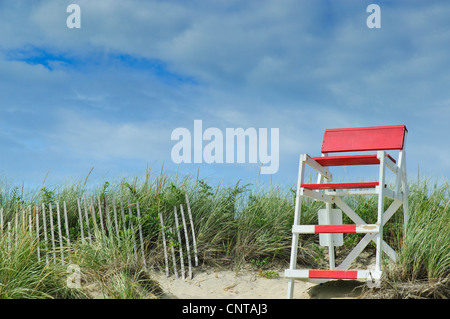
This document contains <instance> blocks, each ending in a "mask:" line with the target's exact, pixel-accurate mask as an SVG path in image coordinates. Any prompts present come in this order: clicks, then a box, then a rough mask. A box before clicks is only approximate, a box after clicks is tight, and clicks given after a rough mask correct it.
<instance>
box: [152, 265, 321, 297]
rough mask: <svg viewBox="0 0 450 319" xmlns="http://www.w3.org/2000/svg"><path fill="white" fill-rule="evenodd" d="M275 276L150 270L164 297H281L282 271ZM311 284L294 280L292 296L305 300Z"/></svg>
mask: <svg viewBox="0 0 450 319" xmlns="http://www.w3.org/2000/svg"><path fill="white" fill-rule="evenodd" d="M277 272H278V274H279V278H275V279H267V278H265V277H262V276H260V275H259V274H258V271H250V270H241V271H239V273H236V272H234V271H230V270H208V271H202V272H198V273H194V278H193V279H192V280H190V279H185V280H183V279H181V278H180V279H175V277H174V276H173V275H172V276H170V277H169V278H167V277H166V275H165V273H163V272H155V273H152V278H153V279H155V280H156V281H157V282H158V283H159V284H160V286H161V288H162V289H163V291H164V292H165V294H166V296H165V297H166V298H180V299H236V298H238V299H285V298H286V293H287V279H286V278H284V277H283V272H282V271H280V272H279V271H277ZM313 286H315V284H312V283H308V282H302V281H296V283H295V292H294V296H295V298H299V299H308V298H310V296H309V294H308V293H307V291H308V289H309V288H310V287H313Z"/></svg>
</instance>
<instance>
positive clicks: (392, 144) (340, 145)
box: [322, 125, 408, 153]
mask: <svg viewBox="0 0 450 319" xmlns="http://www.w3.org/2000/svg"><path fill="white" fill-rule="evenodd" d="M406 132H408V130H407V129H406V126H405V125H391V126H372V127H355V128H339V129H327V130H325V134H324V136H323V142H322V153H335V152H357V151H380V150H402V149H403V147H404V141H405V135H406Z"/></svg>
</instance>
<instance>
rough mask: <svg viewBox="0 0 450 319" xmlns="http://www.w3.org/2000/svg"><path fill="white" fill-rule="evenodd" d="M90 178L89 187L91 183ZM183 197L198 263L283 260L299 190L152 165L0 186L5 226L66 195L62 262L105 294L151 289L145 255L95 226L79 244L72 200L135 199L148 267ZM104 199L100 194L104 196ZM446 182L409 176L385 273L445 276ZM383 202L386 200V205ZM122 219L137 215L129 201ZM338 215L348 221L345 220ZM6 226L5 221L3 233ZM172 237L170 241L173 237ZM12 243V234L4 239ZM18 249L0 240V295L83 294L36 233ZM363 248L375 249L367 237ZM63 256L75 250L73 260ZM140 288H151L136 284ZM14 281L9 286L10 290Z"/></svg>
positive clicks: (449, 240) (310, 248)
mask: <svg viewBox="0 0 450 319" xmlns="http://www.w3.org/2000/svg"><path fill="white" fill-rule="evenodd" d="M88 186H89V187H88ZM185 194H187V195H188V197H189V200H190V205H191V210H192V214H193V220H194V227H195V230H196V235H197V249H198V256H199V259H200V264H202V265H216V266H217V265H223V266H226V267H237V268H239V267H242V266H243V265H245V264H250V263H252V262H253V263H255V262H258V261H263V260H264V261H269V262H270V263H272V264H273V265H275V264H278V265H280V263H281V264H282V265H287V263H288V262H289V255H290V245H291V227H292V223H293V211H294V202H295V190H294V189H293V188H282V187H279V186H272V185H271V186H264V185H251V184H247V185H244V184H242V183H241V182H239V181H238V182H236V183H235V184H234V185H232V186H227V187H224V186H217V187H212V186H211V185H208V183H207V182H206V181H204V180H199V179H198V178H193V177H191V176H186V177H185V178H183V179H180V178H178V177H177V176H169V175H167V174H165V173H164V172H163V171H161V173H160V174H159V175H157V176H155V177H154V178H152V177H151V174H150V171H149V172H148V173H147V174H146V176H144V178H143V179H140V178H132V179H125V178H124V179H121V180H118V181H105V182H104V183H102V184H99V185H97V186H92V185H87V184H86V182H85V181H83V180H82V181H79V182H75V183H73V184H67V185H63V186H59V187H55V188H48V187H43V188H40V189H38V190H36V191H29V192H28V193H27V194H24V192H23V191H22V190H21V189H20V188H19V187H11V186H8V185H0V206H1V207H3V209H4V216H5V220H4V225H6V223H7V222H8V221H13V218H14V216H15V214H17V213H18V212H20V211H21V210H22V208H26V207H28V206H32V207H34V206H35V205H38V206H40V205H42V203H44V204H45V205H48V203H51V202H56V201H60V202H62V201H66V204H67V210H68V213H69V216H68V217H69V224H70V237H71V241H72V247H71V250H70V254H69V251H68V252H67V253H66V254H65V256H66V257H65V258H66V259H67V260H66V261H65V267H67V264H69V263H77V264H79V265H80V266H81V267H82V269H83V273H84V274H85V275H86V277H85V279H86V278H87V279H86V280H88V279H89V278H90V279H92V280H96V281H97V282H98V283H99V284H98V287H99V289H100V290H101V295H102V296H104V297H109V298H146V297H151V295H152V291H153V290H155V289H156V288H155V286H154V285H153V284H151V280H150V279H149V277H148V273H147V272H145V271H143V269H142V266H143V265H142V263H139V262H136V261H135V260H134V259H133V257H134V255H133V254H134V253H133V249H132V245H131V244H130V243H131V241H130V240H128V241H126V243H124V244H123V245H121V246H119V241H118V240H117V238H116V239H115V238H114V236H112V237H111V236H110V237H108V236H106V237H105V236H103V235H102V234H97V236H95V238H96V241H95V242H94V243H93V245H89V244H88V243H86V242H85V243H82V242H81V240H80V227H79V223H78V211H77V198H81V197H82V196H84V195H86V196H87V197H88V198H89V197H90V196H93V197H94V198H97V197H98V196H101V198H105V196H107V197H106V198H107V200H108V205H109V207H110V208H111V207H112V199H113V198H116V199H117V198H120V197H123V198H124V199H125V200H128V199H129V200H130V202H131V203H135V202H136V201H139V203H140V211H141V214H142V217H141V220H139V222H140V224H141V225H142V231H143V237H144V241H145V252H146V255H147V258H148V266H149V267H150V268H152V267H153V268H155V267H156V268H160V267H163V264H164V259H163V254H162V253H161V247H162V246H161V229H160V223H159V220H158V214H159V213H162V215H163V217H164V222H165V223H167V224H171V223H173V220H174V217H173V207H174V206H179V205H180V204H182V203H185ZM105 200H106V199H105ZM449 203H450V189H449V186H448V185H447V184H446V183H443V184H441V185H431V182H430V181H428V180H423V181H416V182H411V183H410V196H409V207H410V218H409V222H408V226H407V229H406V234H405V232H404V225H403V218H402V215H401V212H397V213H396V214H395V215H394V216H393V217H392V219H391V220H390V221H389V222H388V223H387V225H386V226H385V227H384V238H385V240H386V241H387V242H388V244H389V245H391V246H392V247H393V248H394V249H395V250H396V251H399V260H398V262H397V263H396V267H394V268H387V271H389V272H390V274H389V276H390V277H392V278H395V280H398V281H406V280H423V279H426V280H436V279H439V278H441V279H442V278H448V277H449V275H450V232H449V229H450V204H449ZM388 204H389V203H386V205H388ZM349 205H350V206H352V207H353V208H354V209H355V210H356V211H357V212H358V213H359V214H360V215H361V217H362V218H363V219H364V220H365V221H366V222H368V223H370V222H374V220H376V211H377V203H376V199H374V198H369V197H359V198H357V197H355V198H353V199H351V200H350V202H349ZM322 207H323V204H322V203H320V202H315V201H312V200H305V201H304V202H303V203H302V223H304V224H315V223H317V210H318V209H320V208H322ZM132 210H133V212H134V214H133V216H129V215H128V214H127V216H126V218H127V221H128V220H130V219H131V220H133V221H134V222H138V220H137V217H136V214H135V211H134V210H135V207H134V206H133V207H132ZM344 222H349V220H348V219H346V218H344ZM5 232H6V226H5V227H4V233H3V234H5ZM358 236H359V234H352V235H348V236H347V235H346V237H344V240H345V242H344V245H345V247H347V248H349V247H350V246H352V245H354V244H355V243H356V242H357V240H359V238H360V237H358ZM317 239H318V236H316V235H312V236H311V235H305V236H301V243H300V249H299V257H298V258H299V260H298V261H299V263H302V264H306V265H308V264H309V265H312V266H316V263H317V260H319V259H322V258H323V257H324V256H323V252H321V251H320V250H317V244H315V243H316V242H317ZM174 241H175V239H174ZM9 244H10V242H9ZM14 245H17V247H19V248H20V249H15V250H10V249H8V237H7V236H5V235H3V236H2V237H1V238H0V297H2V298H18V297H19V298H27V297H29V298H36V297H42V298H50V297H83V296H84V297H85V296H86V295H85V294H83V293H79V292H78V293H75V292H74V291H72V290H70V289H69V290H68V289H66V287H65V281H64V280H63V279H64V278H66V277H67V272H66V268H64V267H62V266H58V264H59V263H57V264H56V265H55V264H52V263H49V264H45V263H43V262H42V260H41V262H38V261H37V257H36V255H37V252H36V241H35V239H33V238H32V237H31V236H29V235H27V232H26V231H24V232H23V233H21V235H20V236H19V239H18V240H17V241H14ZM367 249H369V250H370V249H374V247H373V245H369V247H368V248H367ZM69 258H71V259H70V260H69ZM142 286H145V287H148V289H142ZM13 287H14V288H13Z"/></svg>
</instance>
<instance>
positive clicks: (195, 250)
mask: <svg viewBox="0 0 450 319" xmlns="http://www.w3.org/2000/svg"><path fill="white" fill-rule="evenodd" d="M185 196H186V204H187V208H188V214H189V220H190V222H191V230H192V243H193V246H194V254H195V266H196V267H197V266H198V255H197V240H196V238H195V230H194V222H193V220H192V213H191V205H190V204H189V197H188V195H187V193H186V194H185Z"/></svg>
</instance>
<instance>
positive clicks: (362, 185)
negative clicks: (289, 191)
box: [300, 182, 379, 190]
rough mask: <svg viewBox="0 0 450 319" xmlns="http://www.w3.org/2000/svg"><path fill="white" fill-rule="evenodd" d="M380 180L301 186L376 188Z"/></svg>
mask: <svg viewBox="0 0 450 319" xmlns="http://www.w3.org/2000/svg"><path fill="white" fill-rule="evenodd" d="M378 184H379V183H378V182H364V183H327V184H301V185H300V186H301V187H303V188H306V189H310V190H314V189H355V188H361V189H363V188H375V187H377V186H378Z"/></svg>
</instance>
